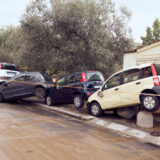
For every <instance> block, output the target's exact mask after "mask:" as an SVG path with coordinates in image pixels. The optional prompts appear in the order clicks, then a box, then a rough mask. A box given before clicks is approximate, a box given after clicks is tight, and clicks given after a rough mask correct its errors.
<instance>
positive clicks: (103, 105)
mask: <svg viewBox="0 0 160 160" xmlns="http://www.w3.org/2000/svg"><path fill="white" fill-rule="evenodd" d="M137 105H139V106H142V108H143V109H145V110H146V111H149V112H153V111H156V110H158V109H159V107H160V64H143V65H139V66H135V67H133V68H130V69H126V70H122V71H120V72H117V73H115V74H113V75H112V76H111V77H110V78H108V80H107V81H106V82H105V83H104V84H103V86H102V87H101V88H100V89H99V90H98V91H97V92H95V93H94V94H93V95H91V96H90V97H89V99H88V103H87V107H88V110H89V112H90V113H91V114H92V115H93V116H97V117H99V116H101V115H102V113H103V111H104V110H110V109H114V110H115V109H117V108H122V107H134V106H137Z"/></svg>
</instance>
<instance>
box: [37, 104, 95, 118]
mask: <svg viewBox="0 0 160 160" xmlns="http://www.w3.org/2000/svg"><path fill="white" fill-rule="evenodd" d="M38 105H40V106H42V107H43V108H45V109H49V110H53V111H55V112H58V113H61V114H65V115H67V116H71V117H73V118H77V119H81V120H86V121H90V120H92V119H95V117H93V116H90V115H89V116H82V115H80V114H77V113H74V112H70V111H66V110H64V109H62V108H56V107H55V108H54V106H52V107H49V106H47V105H45V104H38Z"/></svg>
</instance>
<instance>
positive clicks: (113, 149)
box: [0, 101, 160, 160]
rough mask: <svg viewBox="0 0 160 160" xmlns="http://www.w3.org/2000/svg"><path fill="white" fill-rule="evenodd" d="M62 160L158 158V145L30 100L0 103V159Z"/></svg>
mask: <svg viewBox="0 0 160 160" xmlns="http://www.w3.org/2000/svg"><path fill="white" fill-rule="evenodd" d="M58 107H59V106H58ZM105 116H107V115H105ZM108 116H111V118H112V116H113V115H110V114H108ZM103 118H105V117H103ZM63 159H64V160H72V159H73V160H76V159H77V160H81V159H82V160H84V159H86V160H94V159H95V160H99V159H100V160H103V159H104V160H121V159H123V160H125V159H127V160H159V159H160V148H159V147H157V146H153V145H151V144H146V143H144V142H140V141H139V140H137V139H135V138H131V137H124V136H123V135H120V134H118V133H116V132H113V131H111V130H107V129H102V128H100V127H96V126H93V125H89V124H87V123H86V121H82V120H78V119H75V118H72V117H69V116H66V115H63V114H59V113H56V112H54V111H52V110H49V109H45V108H43V107H41V106H40V105H38V104H35V103H31V102H30V101H10V102H5V103H1V104H0V160H63Z"/></svg>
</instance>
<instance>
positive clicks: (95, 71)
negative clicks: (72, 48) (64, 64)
mask: <svg viewBox="0 0 160 160" xmlns="http://www.w3.org/2000/svg"><path fill="white" fill-rule="evenodd" d="M84 72H85V73H87V72H99V73H101V72H100V71H94V70H88V71H79V72H73V73H69V74H65V75H63V76H61V77H59V78H62V77H66V76H69V75H73V74H79V73H84Z"/></svg>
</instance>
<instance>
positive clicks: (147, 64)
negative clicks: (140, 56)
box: [114, 63, 152, 74]
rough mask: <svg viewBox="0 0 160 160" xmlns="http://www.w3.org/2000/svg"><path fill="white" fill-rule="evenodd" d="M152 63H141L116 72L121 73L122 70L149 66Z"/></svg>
mask: <svg viewBox="0 0 160 160" xmlns="http://www.w3.org/2000/svg"><path fill="white" fill-rule="evenodd" d="M151 64H152V63H146V64H140V65H137V66H133V67H128V68H126V69H122V70H120V71H118V72H116V73H114V74H118V73H121V72H124V71H127V70H131V69H140V68H145V67H148V66H151Z"/></svg>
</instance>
